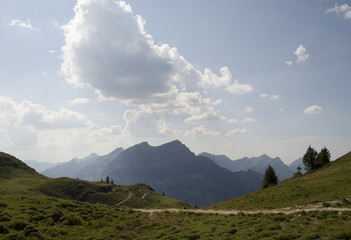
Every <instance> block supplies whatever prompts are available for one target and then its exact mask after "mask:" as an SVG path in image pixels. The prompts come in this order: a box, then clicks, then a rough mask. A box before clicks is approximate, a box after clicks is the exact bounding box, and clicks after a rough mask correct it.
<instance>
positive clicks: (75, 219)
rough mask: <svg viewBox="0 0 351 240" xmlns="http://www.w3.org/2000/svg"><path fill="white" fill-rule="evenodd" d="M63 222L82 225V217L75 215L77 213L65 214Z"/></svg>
mask: <svg viewBox="0 0 351 240" xmlns="http://www.w3.org/2000/svg"><path fill="white" fill-rule="evenodd" d="M63 222H64V224H65V225H68V226H80V225H82V219H81V218H80V217H79V216H77V215H75V214H73V213H71V214H68V215H67V216H65V218H64V221H63Z"/></svg>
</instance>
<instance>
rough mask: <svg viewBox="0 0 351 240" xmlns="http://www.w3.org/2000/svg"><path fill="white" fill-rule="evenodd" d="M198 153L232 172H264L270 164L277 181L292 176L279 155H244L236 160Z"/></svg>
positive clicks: (291, 172) (223, 156)
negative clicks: (250, 156)
mask: <svg viewBox="0 0 351 240" xmlns="http://www.w3.org/2000/svg"><path fill="white" fill-rule="evenodd" d="M199 155H200V156H204V157H207V158H210V159H212V160H213V161H214V162H215V163H216V164H217V165H219V166H221V167H223V168H226V169H228V170H230V171H232V172H237V171H247V170H252V171H255V172H258V173H260V174H264V173H265V171H266V169H267V167H268V166H269V165H271V166H272V167H273V169H274V171H275V173H276V174H277V176H278V178H279V181H282V180H285V179H287V178H290V177H292V176H293V171H292V170H291V169H290V168H289V167H288V166H287V165H286V164H284V163H283V161H282V160H281V159H280V158H279V157H276V158H271V157H269V156H267V155H266V154H263V155H261V156H259V157H252V158H247V157H244V158H242V159H238V160H231V159H230V158H228V157H227V156H225V155H214V154H210V153H206V152H203V153H200V154H199Z"/></svg>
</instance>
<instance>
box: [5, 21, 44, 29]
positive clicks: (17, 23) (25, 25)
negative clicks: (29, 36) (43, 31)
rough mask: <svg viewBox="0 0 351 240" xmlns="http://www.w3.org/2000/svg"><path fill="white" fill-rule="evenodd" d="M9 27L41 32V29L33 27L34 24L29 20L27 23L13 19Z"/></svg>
mask: <svg viewBox="0 0 351 240" xmlns="http://www.w3.org/2000/svg"><path fill="white" fill-rule="evenodd" d="M9 26H11V27H14V26H16V27H20V28H25V29H29V30H32V31H38V32H40V30H39V29H37V28H34V27H33V26H32V24H31V23H30V20H29V19H27V21H22V20H19V19H13V20H12V21H11V22H10V23H9Z"/></svg>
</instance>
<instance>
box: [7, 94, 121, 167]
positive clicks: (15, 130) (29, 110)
mask: <svg viewBox="0 0 351 240" xmlns="http://www.w3.org/2000/svg"><path fill="white" fill-rule="evenodd" d="M0 112H1V114H0V139H3V140H4V141H0V149H3V150H6V151H10V152H13V154H17V153H18V154H20V155H19V157H21V156H25V157H26V158H37V159H42V160H44V159H50V160H52V161H65V160H68V159H71V158H72V154H81V153H82V151H83V152H85V153H86V154H88V153H89V151H91V149H94V151H98V150H99V149H103V153H105V152H106V151H107V150H109V149H111V148H113V147H116V146H115V145H116V144H120V142H121V143H123V141H122V140H125V137H124V136H123V131H122V130H123V129H122V128H121V127H120V126H119V125H113V126H111V127H104V128H100V127H99V126H97V125H96V124H95V123H93V122H91V121H90V120H89V119H87V117H86V116H85V115H83V114H81V113H78V112H74V111H71V110H69V109H66V108H60V109H58V110H56V111H52V110H48V109H46V108H44V107H43V106H41V105H38V104H35V103H32V102H30V101H28V100H23V101H21V102H16V101H14V100H13V99H11V98H9V97H3V96H0ZM106 148H107V149H106Z"/></svg>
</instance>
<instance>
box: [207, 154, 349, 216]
mask: <svg viewBox="0 0 351 240" xmlns="http://www.w3.org/2000/svg"><path fill="white" fill-rule="evenodd" d="M350 197H351V152H350V153H348V154H346V155H344V156H343V157H341V158H339V159H337V160H336V161H334V162H332V163H330V164H329V165H327V166H325V167H324V168H322V169H319V170H317V171H315V172H310V173H306V174H304V175H302V176H297V177H293V178H291V179H288V180H286V181H283V182H282V183H280V184H278V185H276V186H274V187H271V188H267V189H263V190H259V191H256V192H253V193H250V194H247V195H245V196H243V197H240V198H237V199H232V200H229V201H226V202H222V203H218V204H215V205H213V206H210V207H208V208H211V209H239V210H240V209H242V210H244V209H248V210H249V209H272V208H284V207H294V206H295V205H307V204H313V203H316V202H325V204H326V205H328V203H327V202H330V201H339V202H340V203H339V204H342V203H347V202H348V200H347V199H348V198H350Z"/></svg>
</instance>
